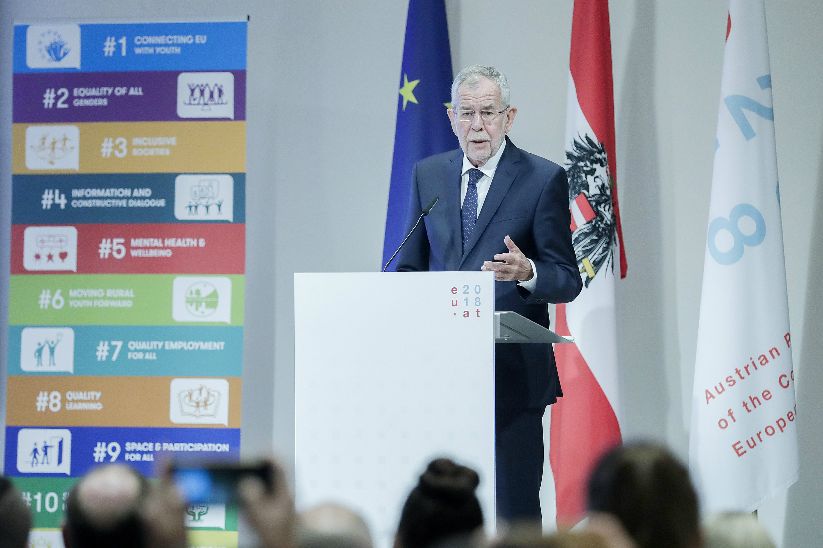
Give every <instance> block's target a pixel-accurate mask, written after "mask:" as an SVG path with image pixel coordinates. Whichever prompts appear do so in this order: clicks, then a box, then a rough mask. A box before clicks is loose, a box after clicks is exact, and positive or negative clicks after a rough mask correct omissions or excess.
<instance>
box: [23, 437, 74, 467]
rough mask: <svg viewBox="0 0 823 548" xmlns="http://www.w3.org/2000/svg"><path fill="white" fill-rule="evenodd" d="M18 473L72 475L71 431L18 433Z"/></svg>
mask: <svg viewBox="0 0 823 548" xmlns="http://www.w3.org/2000/svg"><path fill="white" fill-rule="evenodd" d="M17 471H18V472H20V473H23V474H61V473H62V474H66V475H70V474H71V431H70V430H67V429H65V428H22V429H20V430H19V431H18V432H17Z"/></svg>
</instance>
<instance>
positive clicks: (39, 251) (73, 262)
mask: <svg viewBox="0 0 823 548" xmlns="http://www.w3.org/2000/svg"><path fill="white" fill-rule="evenodd" d="M23 268H25V269H26V270H29V271H44V270H45V271H60V270H62V271H66V270H70V271H73V272H77V229H76V228H74V227H73V226H29V227H26V229H25V230H24V231H23Z"/></svg>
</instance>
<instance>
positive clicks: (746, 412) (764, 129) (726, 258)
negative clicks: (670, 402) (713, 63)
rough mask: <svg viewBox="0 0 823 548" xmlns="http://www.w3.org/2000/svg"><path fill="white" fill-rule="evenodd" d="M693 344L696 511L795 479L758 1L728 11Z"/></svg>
mask: <svg viewBox="0 0 823 548" xmlns="http://www.w3.org/2000/svg"><path fill="white" fill-rule="evenodd" d="M724 55H725V57H724V63H723V80H722V85H721V99H720V112H719V116H718V123H717V149H716V153H715V160H714V172H713V175H712V195H711V206H710V209H709V223H708V233H707V241H706V255H705V266H704V272H703V292H702V299H701V304H700V324H699V328H698V336H697V356H696V364H695V376H694V390H693V395H692V424H691V443H690V445H691V447H690V464H691V469H692V474H693V477H694V480H695V483H696V485H697V487H698V491H699V492H700V493H701V495H702V501H703V506H704V509H705V510H706V511H708V512H715V511H720V510H729V509H734V510H747V511H751V510H754V509H756V508H757V507H758V506H759V505H760V503H761V502H762V501H763V499H765V498H767V497H769V496H772V495H774V494H776V493H778V492H779V491H780V490H782V489H785V488H787V487H788V486H789V485H791V484H792V483H794V481H795V480H796V479H797V427H796V420H797V408H796V404H795V388H794V371H793V369H792V354H791V335H790V331H789V314H788V303H787V295H786V272H785V263H784V258H783V236H782V228H781V220H780V195H779V189H778V179H777V160H776V153H775V142H774V111H773V109H772V94H771V73H770V69H769V51H768V44H767V39H766V16H765V11H764V7H763V2H762V0H758V1H751V0H732V2H731V5H730V8H729V25H728V31H727V38H726V47H725V54H724Z"/></svg>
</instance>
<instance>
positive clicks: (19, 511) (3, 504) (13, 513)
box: [0, 476, 31, 548]
mask: <svg viewBox="0 0 823 548" xmlns="http://www.w3.org/2000/svg"><path fill="white" fill-rule="evenodd" d="M30 529H31V511H30V510H29V508H28V506H26V503H25V502H23V497H22V496H21V495H20V491H18V490H17V488H16V487H15V486H14V485H13V484H12V483H11V481H9V480H8V479H7V478H5V477H3V476H0V548H24V547H25V546H26V544H27V542H28V538H29V530H30Z"/></svg>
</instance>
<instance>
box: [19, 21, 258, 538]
mask: <svg viewBox="0 0 823 548" xmlns="http://www.w3.org/2000/svg"><path fill="white" fill-rule="evenodd" d="M246 35H247V23H246V21H242V22H196V23H186V22H175V23H106V24H85V23H82V22H69V21H65V22H48V23H42V24H40V23H32V24H18V25H15V27H14V54H13V55H14V63H13V67H14V68H13V70H14V75H13V87H14V91H13V96H14V98H13V118H12V122H13V123H12V133H13V135H12V139H13V158H12V166H13V170H12V228H11V235H12V241H11V272H10V278H9V279H10V281H9V285H10V287H9V295H10V298H9V316H8V325H9V327H8V329H9V333H8V341H9V345H8V349H7V350H6V352H7V359H8V378H7V393H6V394H5V397H6V398H7V406H6V445H5V454H4V455H3V458H4V465H5V472H6V474H7V475H9V476H11V477H12V479H13V481H14V482H15V484H16V485H17V486H18V488H19V489H20V490H21V492H22V493H23V496H24V498H25V500H26V502H27V503H28V504H29V506H30V507H31V509H32V512H33V514H34V523H35V530H34V531H33V533H32V540H33V541H34V542H36V543H40V544H43V545H52V546H55V545H58V546H59V545H60V544H61V542H62V541H61V539H60V532H59V526H60V523H61V521H62V519H63V512H64V510H65V500H66V497H67V494H68V491H69V490H70V489H71V486H72V485H73V484H74V483H75V482H76V481H77V480H78V478H80V477H81V476H82V475H83V474H85V473H86V472H87V471H89V470H90V469H91V468H93V467H94V466H99V465H100V464H102V463H110V462H120V463H126V464H129V465H131V466H133V467H134V468H136V469H137V470H139V471H140V472H142V473H143V474H145V475H147V476H149V477H152V476H154V475H155V474H156V473H157V470H158V468H157V466H158V463H160V462H162V461H166V460H169V459H183V458H192V457H195V458H224V459H229V460H236V459H237V458H238V457H239V451H240V419H241V417H240V396H241V369H242V360H243V356H242V350H243V310H244V281H245V183H246V178H245V170H246V104H245V97H246ZM187 515H188V518H187V524H188V526H189V528H190V542H191V544H192V545H202V544H208V545H220V546H232V545H237V516H236V511H235V510H234V509H232V508H226V507H222V506H211V507H209V506H205V505H201V506H197V507H194V506H192V507H189V508H188V509H187ZM38 545H39V544H38Z"/></svg>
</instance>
